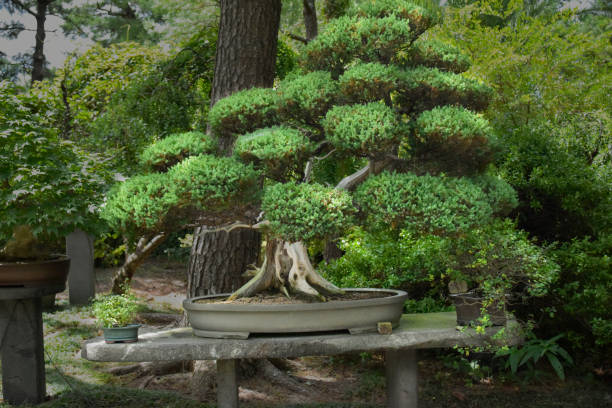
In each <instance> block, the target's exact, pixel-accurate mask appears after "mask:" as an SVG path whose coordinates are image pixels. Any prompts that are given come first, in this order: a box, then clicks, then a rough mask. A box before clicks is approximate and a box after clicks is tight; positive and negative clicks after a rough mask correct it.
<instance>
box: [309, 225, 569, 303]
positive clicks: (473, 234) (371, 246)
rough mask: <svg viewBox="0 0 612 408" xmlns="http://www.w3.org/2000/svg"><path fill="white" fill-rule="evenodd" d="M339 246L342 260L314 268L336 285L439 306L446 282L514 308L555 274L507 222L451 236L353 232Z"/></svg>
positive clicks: (545, 287)
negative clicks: (504, 298) (498, 297)
mask: <svg viewBox="0 0 612 408" xmlns="http://www.w3.org/2000/svg"><path fill="white" fill-rule="evenodd" d="M340 248H341V249H342V250H343V251H344V255H343V256H342V257H341V258H339V259H337V260H334V261H332V262H330V263H329V264H326V265H325V264H321V265H319V267H320V268H322V270H323V271H324V273H325V275H326V277H328V278H329V279H330V280H331V281H332V282H334V283H335V284H337V285H339V286H342V287H376V288H396V289H402V290H405V291H407V292H408V293H409V294H410V298H411V299H413V300H415V301H421V300H423V299H430V300H429V302H431V301H434V302H435V304H437V305H439V306H440V307H441V306H442V305H443V304H444V302H445V301H446V302H447V283H448V282H449V280H450V279H458V278H463V279H467V280H468V281H469V283H470V284H471V285H476V284H480V285H481V286H480V287H481V288H482V289H483V290H485V291H488V292H489V293H492V292H497V291H499V290H500V289H501V290H502V292H503V293H508V294H512V297H511V300H510V302H509V304H508V305H507V306H508V308H509V309H511V310H514V309H515V308H519V307H522V304H523V303H524V302H526V301H527V298H529V297H531V296H537V297H545V296H547V295H548V294H549V293H550V290H551V289H552V288H553V287H554V285H555V282H556V281H557V278H558V273H559V267H558V266H557V264H556V263H555V262H554V261H553V260H552V259H551V258H550V257H549V256H548V255H547V254H546V253H545V252H544V251H543V250H542V249H540V248H539V247H538V246H537V245H535V244H534V243H533V242H532V241H530V240H529V238H528V237H527V234H526V233H525V232H523V231H520V230H516V228H515V226H514V225H513V224H512V223H511V222H507V221H506V222H495V223H493V224H490V225H488V226H484V227H476V228H473V229H471V230H469V231H466V233H464V234H462V235H459V236H456V237H449V236H437V235H431V234H421V233H415V232H411V231H409V230H400V231H399V232H393V231H389V230H378V231H373V232H369V231H366V230H364V229H361V228H355V229H352V230H351V232H350V233H349V234H348V235H346V236H345V237H344V238H342V239H341V240H340ZM412 306H414V307H417V306H418V304H417V303H415V304H413V305H412ZM438 310H440V309H438Z"/></svg>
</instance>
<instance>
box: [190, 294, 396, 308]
mask: <svg viewBox="0 0 612 408" xmlns="http://www.w3.org/2000/svg"><path fill="white" fill-rule="evenodd" d="M387 296H389V294H388V293H384V292H383V293H380V292H346V293H344V294H342V295H331V296H326V300H327V301H332V302H333V301H339V302H340V301H346V300H362V299H376V298H383V297H387ZM316 302H320V301H319V300H318V299H316V298H313V297H307V296H293V297H291V298H288V297H286V296H285V295H283V294H282V293H271V292H264V293H259V294H257V295H254V296H249V297H243V298H238V299H235V300H227V299H225V298H222V299H200V300H197V301H196V302H195V303H237V304H267V305H271V304H304V303H316Z"/></svg>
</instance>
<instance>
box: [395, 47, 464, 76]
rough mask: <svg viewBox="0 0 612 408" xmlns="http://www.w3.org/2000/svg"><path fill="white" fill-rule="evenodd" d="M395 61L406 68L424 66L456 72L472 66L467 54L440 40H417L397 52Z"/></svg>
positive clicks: (458, 72)
mask: <svg viewBox="0 0 612 408" xmlns="http://www.w3.org/2000/svg"><path fill="white" fill-rule="evenodd" d="M395 63H396V64H397V65H399V66H401V67H405V68H414V67H418V66H424V67H429V68H437V69H439V70H441V71H449V72H454V73H456V74H460V73H462V72H465V71H467V70H468V69H469V68H470V58H469V57H468V56H467V55H465V54H463V53H461V51H459V49H458V48H456V47H454V46H452V45H449V44H445V43H443V42H441V41H438V40H424V41H420V40H419V41H416V42H415V43H414V44H412V46H411V47H410V48H408V49H407V50H405V51H404V50H402V51H400V52H399V53H398V54H397V56H396V59H395Z"/></svg>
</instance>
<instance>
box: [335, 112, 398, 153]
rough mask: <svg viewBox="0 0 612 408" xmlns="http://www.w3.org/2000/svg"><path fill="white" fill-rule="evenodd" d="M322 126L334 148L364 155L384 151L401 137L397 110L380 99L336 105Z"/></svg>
mask: <svg viewBox="0 0 612 408" xmlns="http://www.w3.org/2000/svg"><path fill="white" fill-rule="evenodd" d="M323 129H324V130H325V134H326V135H327V140H329V141H330V142H331V143H332V145H333V146H334V147H335V148H337V149H341V150H348V151H351V152H354V153H356V154H362V155H367V154H374V153H377V152H384V151H386V150H388V148H389V146H390V145H392V144H393V143H394V142H397V141H398V140H399V138H400V126H399V124H398V122H397V118H396V116H395V113H394V112H393V110H392V109H391V108H389V107H387V106H386V105H385V104H384V103H381V102H372V103H369V104H366V105H342V106H334V107H333V108H332V109H331V110H330V111H329V112H328V113H327V115H326V116H325V120H324V121H323Z"/></svg>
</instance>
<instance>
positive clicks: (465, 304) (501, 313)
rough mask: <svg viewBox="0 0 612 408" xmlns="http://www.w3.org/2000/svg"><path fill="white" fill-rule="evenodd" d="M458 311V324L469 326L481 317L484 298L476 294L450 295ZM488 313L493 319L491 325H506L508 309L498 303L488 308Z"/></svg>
mask: <svg viewBox="0 0 612 408" xmlns="http://www.w3.org/2000/svg"><path fill="white" fill-rule="evenodd" d="M450 297H451V299H452V300H453V303H454V304H455V309H456V311H457V324H458V325H459V326H468V325H469V324H470V323H475V322H476V321H477V320H478V318H480V317H481V310H482V302H483V298H482V297H481V296H478V295H477V294H475V293H472V292H467V293H455V294H451V295H450ZM486 311H487V313H488V314H489V315H490V317H491V324H493V325H494V326H504V325H505V324H506V308H505V307H500V306H499V304H498V303H497V302H493V304H491V305H489V306H487V309H486Z"/></svg>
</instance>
